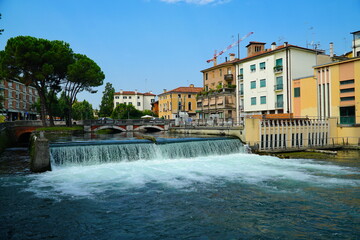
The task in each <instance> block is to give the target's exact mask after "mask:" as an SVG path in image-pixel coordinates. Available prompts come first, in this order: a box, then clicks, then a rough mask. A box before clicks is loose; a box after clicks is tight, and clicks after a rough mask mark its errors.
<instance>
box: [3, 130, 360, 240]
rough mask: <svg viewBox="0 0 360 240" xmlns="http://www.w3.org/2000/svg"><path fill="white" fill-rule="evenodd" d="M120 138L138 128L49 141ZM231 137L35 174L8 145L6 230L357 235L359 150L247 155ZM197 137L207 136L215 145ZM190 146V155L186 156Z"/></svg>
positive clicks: (11, 233) (28, 233)
mask: <svg viewBox="0 0 360 240" xmlns="http://www.w3.org/2000/svg"><path fill="white" fill-rule="evenodd" d="M153 136H154V137H156V138H184V137H187V138H189V137H191V138H192V137H198V136H189V135H187V136H181V135H175V136H174V135H168V134H166V135H161V134H154V135H153ZM207 137H208V136H207ZM120 139H127V140H136V139H141V136H140V135H136V134H135V135H129V134H128V135H121V134H112V135H103V134H100V135H94V134H93V135H86V136H60V137H59V136H56V137H54V138H53V139H52V141H53V142H56V141H57V142H64V141H72V142H74V141H84V140H86V141H103V140H120ZM216 141H217V142H216ZM234 141H238V140H236V139H228V140H215V139H214V140H213V141H212V142H211V143H209V141H203V142H202V143H201V141H199V142H188V143H174V144H173V145H172V146H171V149H172V150H171V151H172V152H176V154H175V153H174V154H175V155H174V154H172V155H166V154H164V152H166V151H163V150H161V149H160V150H156V149H154V150H153V151H155V152H156V151H157V152H156V153H154V154H151V153H149V154H148V155H141V156H143V157H142V158H140V159H136V160H131V161H130V160H129V159H113V158H116V157H114V155H109V159H110V160H109V161H105V162H101V163H99V162H96V161H95V160H94V159H92V160H89V161H87V162H86V164H84V162H81V161H80V162H69V161H67V159H61V160H62V161H59V162H57V163H56V162H55V163H54V167H53V171H51V172H46V173H41V174H32V173H30V172H29V167H28V163H29V158H28V156H27V152H26V148H12V149H7V150H6V151H5V152H4V153H3V154H2V155H1V156H0V193H1V195H0V202H1V204H0V219H1V224H0V238H1V239H356V238H358V236H359V234H360V155H359V151H339V152H338V154H337V155H336V156H332V155H322V157H321V158H320V157H319V158H317V159H306V158H305V157H301V156H298V157H297V158H294V159H280V158H277V157H274V156H264V155H262V156H260V155H256V154H251V153H248V152H247V149H246V147H243V146H241V147H234V146H235V145H234V144H235V143H236V142H234ZM215 143H216V144H215ZM201 144H203V145H204V144H209V145H207V147H210V148H212V151H210V152H211V153H204V152H203V150H202V149H204V147H203V145H201ZM214 144H215V145H214ZM239 144H240V143H236V145H237V146H239ZM92 148H93V149H92V150H94V148H97V147H92ZM194 149H195V150H194ZM234 149H235V150H234ZM161 151H163V152H161ZM188 151H191V152H193V153H194V155H192V156H191V157H188V156H185V157H184V155H182V154H184V152H185V153H186V152H188ZM128 154H129V155H131V154H133V153H132V152H131V151H128ZM159 154H160V155H159ZM85 156H86V155H85ZM169 156H171V157H169ZM86 158H88V159H91V157H89V156H88V157H86Z"/></svg>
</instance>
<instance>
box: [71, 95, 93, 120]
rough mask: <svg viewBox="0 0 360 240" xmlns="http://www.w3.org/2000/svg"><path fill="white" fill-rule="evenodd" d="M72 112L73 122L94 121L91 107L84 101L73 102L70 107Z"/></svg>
mask: <svg viewBox="0 0 360 240" xmlns="http://www.w3.org/2000/svg"><path fill="white" fill-rule="evenodd" d="M72 111H73V119H74V120H85V119H94V113H93V112H94V111H93V108H92V105H91V104H90V103H89V102H88V101H86V100H84V101H82V102H75V103H74V104H73V106H72Z"/></svg>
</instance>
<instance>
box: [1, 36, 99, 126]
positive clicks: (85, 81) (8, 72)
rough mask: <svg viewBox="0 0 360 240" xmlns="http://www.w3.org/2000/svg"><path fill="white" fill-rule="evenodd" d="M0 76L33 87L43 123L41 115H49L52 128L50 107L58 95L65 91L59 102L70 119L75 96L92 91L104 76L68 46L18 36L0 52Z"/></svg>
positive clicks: (90, 61)
mask: <svg viewBox="0 0 360 240" xmlns="http://www.w3.org/2000/svg"><path fill="white" fill-rule="evenodd" d="M0 77H1V79H6V80H12V81H20V82H22V83H24V84H26V85H31V86H34V87H35V88H36V90H37V92H38V94H39V98H40V109H41V111H40V114H41V118H42V120H43V124H44V125H46V121H45V116H46V115H49V117H50V125H53V124H54V123H53V118H52V116H53V113H52V111H53V107H52V104H53V103H54V101H55V100H56V94H57V93H58V92H60V91H61V90H63V91H64V92H65V95H64V96H63V99H65V100H66V103H67V106H68V107H67V108H66V109H68V112H67V115H68V118H69V119H71V109H72V105H73V103H74V102H75V101H76V96H77V94H78V93H79V92H81V91H84V90H85V91H90V92H93V89H92V87H97V86H100V85H102V84H103V80H104V78H105V75H104V73H103V72H102V71H101V69H100V67H99V66H98V65H97V64H96V63H95V62H94V61H93V60H91V59H90V58H88V57H87V56H86V55H82V54H75V53H73V51H72V49H71V48H70V45H69V44H68V43H65V42H63V41H58V40H55V41H49V40H46V39H41V38H35V37H30V36H18V37H14V38H10V39H9V40H8V42H7V44H6V46H5V50H4V51H1V52H0ZM69 123H71V121H70V122H69Z"/></svg>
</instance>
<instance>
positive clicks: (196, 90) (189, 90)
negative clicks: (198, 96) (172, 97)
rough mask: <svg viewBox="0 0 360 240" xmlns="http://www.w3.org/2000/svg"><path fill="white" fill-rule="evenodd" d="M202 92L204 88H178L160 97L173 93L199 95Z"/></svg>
mask: <svg viewBox="0 0 360 240" xmlns="http://www.w3.org/2000/svg"><path fill="white" fill-rule="evenodd" d="M202 90H203V88H202V87H178V88H175V89H173V90H170V91H167V92H164V93H161V94H159V95H162V94H166V93H172V92H175V93H199V92H201V91H202Z"/></svg>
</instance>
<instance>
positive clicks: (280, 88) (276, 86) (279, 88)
mask: <svg viewBox="0 0 360 240" xmlns="http://www.w3.org/2000/svg"><path fill="white" fill-rule="evenodd" d="M283 89H284V84H282V83H279V84H275V85H274V90H275V91H282V90H283Z"/></svg>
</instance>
